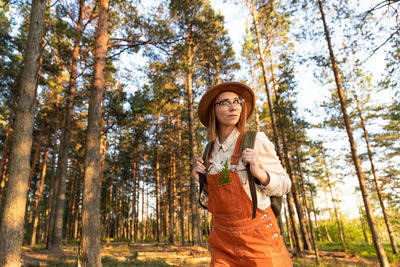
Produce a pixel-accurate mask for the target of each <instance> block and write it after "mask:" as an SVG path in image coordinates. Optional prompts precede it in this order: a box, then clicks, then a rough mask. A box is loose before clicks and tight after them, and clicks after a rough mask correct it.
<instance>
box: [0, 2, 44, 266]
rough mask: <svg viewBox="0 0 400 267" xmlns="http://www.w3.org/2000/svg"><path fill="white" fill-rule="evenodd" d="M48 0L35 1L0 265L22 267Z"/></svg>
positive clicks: (0, 241)
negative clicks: (33, 131) (35, 116)
mask: <svg viewBox="0 0 400 267" xmlns="http://www.w3.org/2000/svg"><path fill="white" fill-rule="evenodd" d="M46 3H47V1H46V0H33V1H32V9H31V16H30V25H29V34H28V39H27V45H26V48H25V53H24V65H23V69H22V72H21V75H20V79H19V88H18V92H19V96H18V100H17V112H16V118H15V125H14V136H13V143H12V147H11V155H10V164H9V165H10V168H9V170H10V177H9V180H8V184H7V195H6V199H5V203H4V213H3V217H2V221H1V226H0V236H1V239H0V265H1V266H19V265H20V264H21V245H22V239H23V230H24V229H23V228H24V218H25V207H26V200H27V191H26V187H27V183H28V178H29V170H30V162H29V160H30V155H31V148H32V130H33V116H34V114H35V100H36V88H37V84H38V70H39V66H40V57H41V53H42V40H43V36H44V32H45V12H46Z"/></svg>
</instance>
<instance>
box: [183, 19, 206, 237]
mask: <svg viewBox="0 0 400 267" xmlns="http://www.w3.org/2000/svg"><path fill="white" fill-rule="evenodd" d="M188 29H191V26H188ZM186 46H187V54H186V60H187V69H186V71H187V73H186V85H185V87H186V93H187V104H188V112H189V139H190V148H191V149H190V162H191V163H192V164H193V163H194V159H195V155H197V146H196V141H195V129H194V105H193V68H194V66H193V57H194V55H193V36H192V35H191V32H190V31H189V30H188V32H187V35H186ZM196 193H197V188H196V184H195V182H194V179H193V178H192V177H191V179H190V196H191V198H190V203H191V205H190V207H191V212H192V236H193V244H195V245H202V243H203V242H202V238H201V234H200V216H199V205H198V203H197V201H196V199H197V198H196Z"/></svg>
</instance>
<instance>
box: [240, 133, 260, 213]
mask: <svg viewBox="0 0 400 267" xmlns="http://www.w3.org/2000/svg"><path fill="white" fill-rule="evenodd" d="M256 135H257V132H256V131H247V132H246V133H245V134H244V137H243V141H242V146H241V148H240V154H242V152H243V150H245V149H246V148H254V143H255V140H256ZM246 170H247V179H248V180H249V188H250V195H251V202H252V203H253V216H252V218H253V219H254V218H255V217H256V215H257V205H258V203H257V193H256V186H255V180H257V181H258V179H254V176H253V174H251V171H250V164H249V163H247V165H246ZM258 183H260V181H258Z"/></svg>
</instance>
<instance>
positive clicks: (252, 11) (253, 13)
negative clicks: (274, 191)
mask: <svg viewBox="0 0 400 267" xmlns="http://www.w3.org/2000/svg"><path fill="white" fill-rule="evenodd" d="M248 5H249V9H250V14H251V16H252V18H253V23H254V31H255V33H256V37H257V44H258V45H257V47H258V54H259V57H260V64H261V69H262V73H263V81H264V86H265V92H266V93H267V101H268V110H269V114H270V117H271V125H272V131H273V133H274V143H275V148H276V150H277V152H278V154H279V155H282V151H281V146H280V142H279V137H278V128H277V126H276V118H275V113H274V106H273V102H272V96H271V93H270V89H269V85H268V76H267V67H266V66H265V55H264V52H263V50H264V48H263V45H262V43H261V33H260V30H259V29H258V18H257V14H256V11H255V9H254V2H253V0H250V1H249V3H248Z"/></svg>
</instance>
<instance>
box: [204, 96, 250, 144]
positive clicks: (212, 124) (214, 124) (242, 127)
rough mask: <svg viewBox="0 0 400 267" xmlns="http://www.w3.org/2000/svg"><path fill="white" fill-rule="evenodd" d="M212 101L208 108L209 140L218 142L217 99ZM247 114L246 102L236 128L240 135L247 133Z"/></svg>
mask: <svg viewBox="0 0 400 267" xmlns="http://www.w3.org/2000/svg"><path fill="white" fill-rule="evenodd" d="M216 98H217V97H215V98H214V100H213V101H212V103H211V105H210V106H209V107H208V126H207V140H208V141H214V142H215V140H216V137H217V134H218V130H219V125H218V120H217V117H216V116H215V108H214V106H215V103H214V102H215V99H216ZM246 114H247V103H246V102H245V103H244V105H243V106H242V111H241V113H240V118H239V121H238V123H236V128H237V129H238V130H239V132H240V133H244V132H245V131H246Z"/></svg>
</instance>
